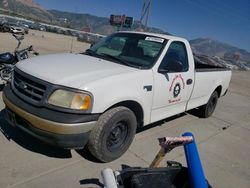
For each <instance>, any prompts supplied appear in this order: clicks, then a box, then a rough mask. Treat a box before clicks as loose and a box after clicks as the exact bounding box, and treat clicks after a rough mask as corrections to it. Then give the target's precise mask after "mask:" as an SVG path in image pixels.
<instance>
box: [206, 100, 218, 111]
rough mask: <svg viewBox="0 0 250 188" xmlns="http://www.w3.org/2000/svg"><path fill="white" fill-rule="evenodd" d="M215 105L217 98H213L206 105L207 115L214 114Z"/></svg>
mask: <svg viewBox="0 0 250 188" xmlns="http://www.w3.org/2000/svg"><path fill="white" fill-rule="evenodd" d="M216 104H217V98H216V97H215V96H214V97H212V98H211V99H210V100H209V103H208V109H207V110H208V114H209V115H211V114H212V113H213V112H214V109H215V106H216Z"/></svg>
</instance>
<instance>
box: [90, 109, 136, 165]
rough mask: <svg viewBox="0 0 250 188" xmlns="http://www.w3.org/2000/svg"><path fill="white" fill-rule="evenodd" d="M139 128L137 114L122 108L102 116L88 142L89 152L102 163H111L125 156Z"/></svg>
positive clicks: (109, 111)
mask: <svg viewBox="0 0 250 188" xmlns="http://www.w3.org/2000/svg"><path fill="white" fill-rule="evenodd" d="M136 127H137V121H136V117H135V114H134V113H133V112H132V111H131V110H130V109H128V108H126V107H123V106H120V107H116V108H112V109H110V110H108V111H107V112H105V113H104V114H102V115H101V116H100V118H99V119H98V121H97V123H96V125H95V127H94V129H93V130H92V131H91V133H90V136H89V142H88V149H89V151H90V152H91V153H92V154H93V155H94V157H96V158H97V159H98V160H100V161H102V162H110V161H113V160H115V159H117V158H119V157H120V156H121V155H122V154H124V153H125V152H126V151H127V149H128V148H129V146H130V144H131V143H132V141H133V139H134V136H135V132H136Z"/></svg>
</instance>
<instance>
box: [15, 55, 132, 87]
mask: <svg viewBox="0 0 250 188" xmlns="http://www.w3.org/2000/svg"><path fill="white" fill-rule="evenodd" d="M17 68H18V69H20V70H21V71H23V72H25V73H27V74H30V75H32V76H35V77H37V78H40V79H42V80H45V81H47V82H50V83H53V84H58V85H63V86H68V87H72V88H78V89H79V88H81V87H82V86H84V85H85V84H87V83H90V82H92V81H97V80H99V79H103V78H105V77H110V76H114V75H118V74H125V73H129V72H134V71H137V69H135V68H132V67H128V66H125V65H121V64H117V63H114V62H110V61H107V60H103V59H100V58H96V57H91V56H88V55H84V54H53V55H46V56H37V57H33V58H29V59H26V60H24V61H21V62H19V63H17Z"/></svg>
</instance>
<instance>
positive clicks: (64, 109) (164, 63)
mask: <svg viewBox="0 0 250 188" xmlns="http://www.w3.org/2000/svg"><path fill="white" fill-rule="evenodd" d="M230 79H231V71H230V70H229V69H226V68H222V67H215V66H211V65H204V64H199V63H197V62H195V61H194V57H193V53H192V50H191V47H190V45H189V42H188V41H187V40H185V39H183V38H179V37H175V36H168V35H162V34H152V33H144V32H117V33H114V34H112V35H110V36H108V37H106V38H104V39H102V40H101V41H100V42H98V43H97V44H95V45H93V46H92V47H91V48H90V49H88V50H86V52H84V53H80V54H55V55H46V56H38V57H34V58H30V59H27V60H24V61H21V62H19V63H18V64H17V66H16V68H15V71H14V74H13V78H12V81H11V84H10V85H8V86H6V87H5V89H4V92H3V101H4V103H5V105H6V109H5V119H6V120H7V121H8V122H9V123H10V124H12V125H15V126H17V127H19V128H21V129H23V130H24V131H26V132H28V133H29V134H31V135H33V136H35V137H36V138H38V139H40V140H43V141H45V142H48V143H51V144H54V145H57V146H59V147H63V148H83V147H84V146H85V145H86V144H87V146H88V148H89V150H90V152H91V153H92V154H93V155H94V156H95V157H96V158H98V159H99V160H101V161H103V162H108V161H112V160H114V159H116V158H118V157H120V156H121V155H122V154H123V153H124V152H125V151H126V150H127V149H128V147H129V146H130V144H131V142H132V140H133V138H134V135H135V133H136V129H137V128H138V127H140V126H145V125H148V124H150V123H153V122H156V121H159V120H162V119H165V118H167V117H170V116H173V115H176V114H179V113H182V112H185V111H187V110H190V109H193V108H198V109H199V111H200V114H201V115H202V116H203V117H209V116H210V115H211V114H212V113H213V111H214V109H215V107H216V104H217V100H218V98H219V97H221V96H223V95H224V94H226V92H227V89H228V86H229V82H230Z"/></svg>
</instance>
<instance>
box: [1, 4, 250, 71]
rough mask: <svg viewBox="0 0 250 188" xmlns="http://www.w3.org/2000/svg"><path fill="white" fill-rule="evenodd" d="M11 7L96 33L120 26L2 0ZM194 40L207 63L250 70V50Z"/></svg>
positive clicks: (19, 12)
mask: <svg viewBox="0 0 250 188" xmlns="http://www.w3.org/2000/svg"><path fill="white" fill-rule="evenodd" d="M2 9H5V10H8V11H9V12H10V13H11V14H14V15H18V16H19V15H20V16H22V17H26V18H29V19H32V20H35V21H40V22H45V23H50V24H52V25H53V24H55V25H59V26H63V27H68V28H72V29H77V30H83V29H84V28H89V29H90V31H91V32H93V33H99V34H102V35H108V34H111V33H113V32H114V31H116V30H117V29H118V28H116V27H114V26H111V25H110V24H109V18H105V17H98V16H94V15H90V14H82V13H71V12H63V11H59V10H45V9H44V8H43V7H42V6H40V5H38V4H37V3H35V2H34V1H33V0H0V13H1V10H2ZM138 28H139V22H138V21H136V20H135V21H134V24H133V26H132V28H131V30H136V29H138ZM146 31H148V32H153V33H164V34H169V33H167V32H166V31H163V30H161V29H158V28H153V27H148V28H147V30H146ZM190 44H191V46H192V48H193V51H194V53H196V54H198V55H199V56H197V58H198V59H200V60H203V61H204V62H205V63H212V64H220V65H226V66H228V67H230V68H233V69H243V70H250V53H249V52H247V51H246V50H242V49H239V48H237V47H234V46H231V45H228V44H225V43H222V42H219V41H216V40H213V39H209V38H197V39H195V40H191V41H190Z"/></svg>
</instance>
